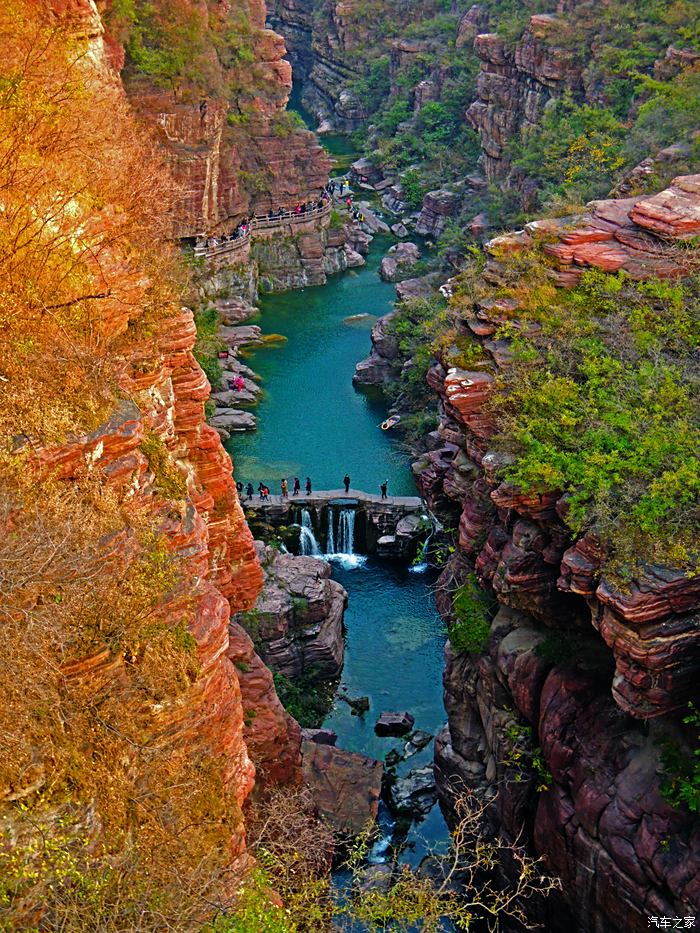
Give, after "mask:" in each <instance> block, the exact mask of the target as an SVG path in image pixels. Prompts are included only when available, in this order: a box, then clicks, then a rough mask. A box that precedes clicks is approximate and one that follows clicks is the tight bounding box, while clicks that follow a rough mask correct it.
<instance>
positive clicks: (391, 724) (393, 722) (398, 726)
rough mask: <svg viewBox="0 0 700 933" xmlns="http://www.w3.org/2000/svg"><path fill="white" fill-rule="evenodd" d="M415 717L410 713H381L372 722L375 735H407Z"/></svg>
mask: <svg viewBox="0 0 700 933" xmlns="http://www.w3.org/2000/svg"><path fill="white" fill-rule="evenodd" d="M414 722H415V719H414V718H413V716H411V714H410V713H387V712H385V713H382V714H381V715H380V716H379V719H378V720H377V721H376V723H375V724H374V731H375V732H376V733H377V735H393V736H399V735H407V734H408V733H409V732H410V731H411V729H412V728H413V724H414Z"/></svg>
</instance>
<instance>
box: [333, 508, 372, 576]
mask: <svg viewBox="0 0 700 933" xmlns="http://www.w3.org/2000/svg"><path fill="white" fill-rule="evenodd" d="M326 557H327V558H328V559H329V560H334V561H335V562H336V563H339V564H340V565H341V566H342V567H344V568H345V569H346V570H349V569H350V568H353V567H361V566H363V565H364V563H365V561H366V560H367V558H366V557H364V556H363V555H359V554H355V509H343V508H341V509H334V508H333V507H332V506H329V508H328V524H327V531H326Z"/></svg>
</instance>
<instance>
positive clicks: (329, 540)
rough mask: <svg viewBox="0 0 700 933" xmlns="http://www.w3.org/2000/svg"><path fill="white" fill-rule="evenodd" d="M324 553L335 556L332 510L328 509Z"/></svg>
mask: <svg viewBox="0 0 700 933" xmlns="http://www.w3.org/2000/svg"><path fill="white" fill-rule="evenodd" d="M326 553H328V554H335V535H334V533H333V509H330V508H329V509H328V534H327V535H326Z"/></svg>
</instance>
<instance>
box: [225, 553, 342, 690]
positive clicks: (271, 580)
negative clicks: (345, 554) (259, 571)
mask: <svg viewBox="0 0 700 933" xmlns="http://www.w3.org/2000/svg"><path fill="white" fill-rule="evenodd" d="M256 547H257V551H258V556H259V559H260V562H261V564H262V566H263V570H264V573H265V581H264V584H263V588H262V592H261V593H260V596H259V597H258V600H257V602H256V604H255V608H254V609H253V610H252V611H251V612H248V613H246V614H244V615H242V616H239V617H238V618H237V621H239V622H240V623H241V624H242V625H243V627H244V628H245V629H246V630H247V631H248V633H249V634H250V635H251V637H252V638H253V639H254V641H255V643H256V644H257V646H258V651H259V653H260V655H261V657H262V658H263V660H264V661H265V663H266V664H267V665H268V666H269V667H271V668H272V670H274V671H279V672H280V673H282V674H284V675H285V676H287V677H289V678H291V679H294V678H295V677H299V676H300V675H301V674H303V673H306V674H309V673H310V674H312V675H313V676H314V677H316V678H318V679H319V680H331V679H333V678H334V677H336V676H337V675H338V674H339V673H340V671H341V669H342V666H343V653H344V641H343V614H344V612H345V607H346V605H347V593H346V592H345V590H344V589H343V587H342V586H341V585H340V584H339V583H336V581H335V580H331V579H330V576H331V570H330V566H329V565H328V564H326V563H325V562H324V561H320V560H316V559H315V558H313V557H295V556H293V555H292V554H282V553H280V552H279V551H278V550H276V549H275V548H272V547H266V546H265V545H264V544H262V543H260V542H258V543H257V544H256Z"/></svg>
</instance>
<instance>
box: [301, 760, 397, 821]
mask: <svg viewBox="0 0 700 933" xmlns="http://www.w3.org/2000/svg"><path fill="white" fill-rule="evenodd" d="M302 756H303V765H302V766H303V773H304V780H305V782H306V784H307V785H308V787H309V789H310V790H311V793H312V795H313V797H314V800H315V802H316V805H317V807H318V810H319V814H320V816H321V817H322V818H323V819H325V820H327V821H328V823H329V824H330V826H331V827H332V828H333V830H335V832H337V833H339V834H340V835H341V836H357V835H358V834H359V833H361V832H362V830H363V829H364V828H365V827H366V826H367V825H368V824H369V823H371V822H373V821H374V820H375V819H376V816H377V811H378V809H379V796H380V792H381V786H382V775H383V773H384V766H383V765H382V763H381V761H375V760H374V759H373V758H366V757H365V756H364V755H358V754H357V753H356V752H347V751H345V750H344V749H341V748H334V747H333V746H331V745H318V744H317V743H316V742H304V744H303V746H302Z"/></svg>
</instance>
